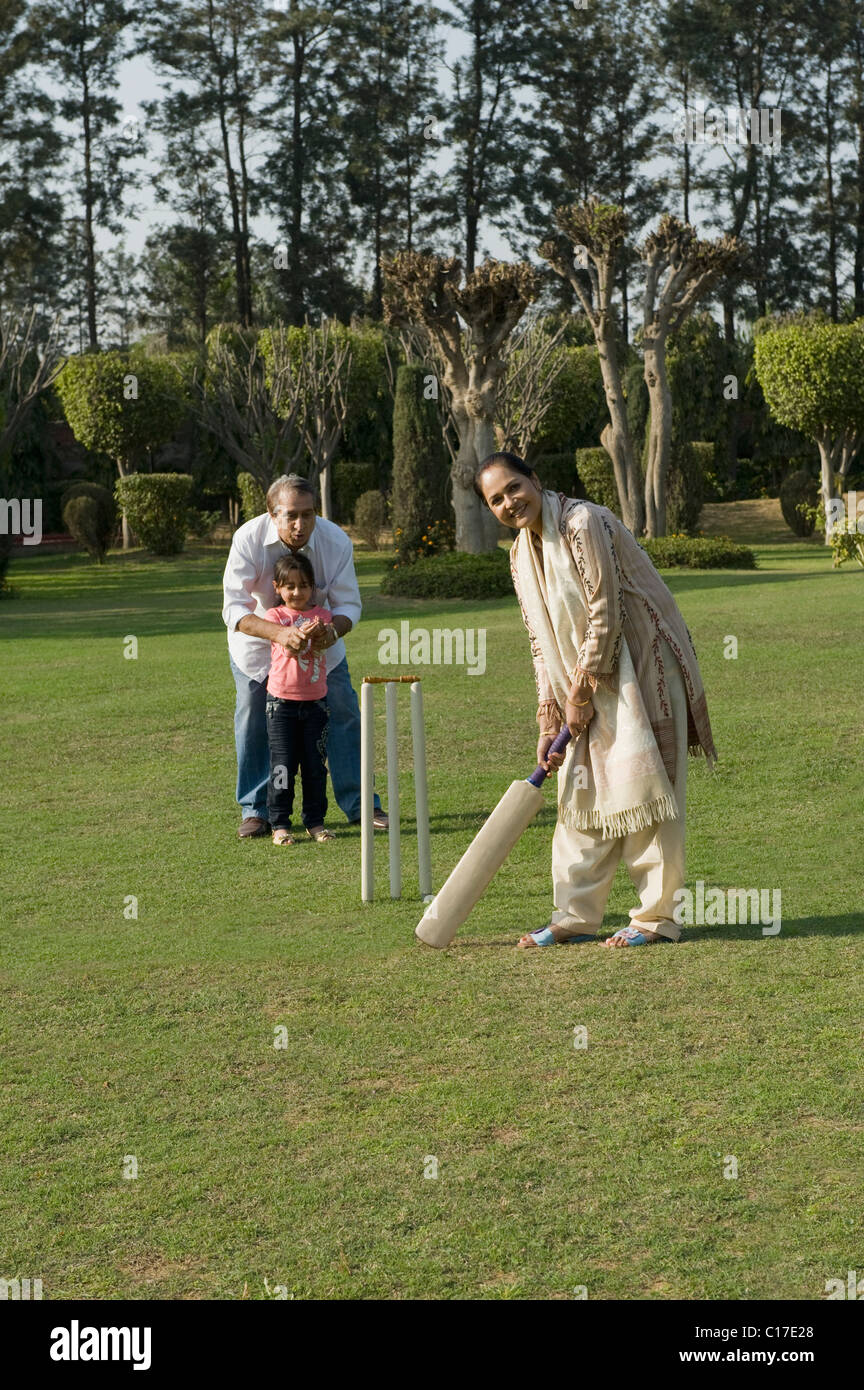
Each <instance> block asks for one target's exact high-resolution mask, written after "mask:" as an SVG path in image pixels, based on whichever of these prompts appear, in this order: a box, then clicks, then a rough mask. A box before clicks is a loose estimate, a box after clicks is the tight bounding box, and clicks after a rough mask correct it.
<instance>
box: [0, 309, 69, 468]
mask: <svg viewBox="0 0 864 1390" xmlns="http://www.w3.org/2000/svg"><path fill="white" fill-rule="evenodd" d="M36 318H37V311H36V310H35V309H31V311H30V313H29V314H16V315H7V316H6V317H0V459H3V458H5V457H6V454H7V453H8V450H9V448H10V447H11V445H12V442H13V440H14V439H15V436H16V435H17V434H18V432H19V430H20V429H21V428H22V426H23V425H24V423H25V422H26V420H27V417H28V415H29V414H30V411H31V410H32V408H33V405H34V403H35V401H36V398H37V396H39V395H41V393H42V392H43V391H45V390H47V388H48V387H49V386H50V385H51V384H52V382H53V381H54V380H55V378H56V376H57V373H58V372H59V371H60V367H61V365H62V359H61V356H60V352H59V349H58V344H57V323H58V321H57V319H56V318H55V319H54V321H53V323H52V324H51V326H50V328H49V331H48V335H47V337H46V338H44V339H43V340H42V341H41V342H40V341H37V330H36Z"/></svg>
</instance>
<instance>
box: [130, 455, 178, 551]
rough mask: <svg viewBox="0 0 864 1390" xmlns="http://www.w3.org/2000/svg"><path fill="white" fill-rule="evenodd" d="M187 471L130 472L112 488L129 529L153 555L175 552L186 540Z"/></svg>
mask: <svg viewBox="0 0 864 1390" xmlns="http://www.w3.org/2000/svg"><path fill="white" fill-rule="evenodd" d="M191 491H192V478H191V477H190V475H189V474H188V473H130V474H128V475H127V477H125V478H118V479H117V482H116V484H115V492H116V494H117V500H118V502H119V503H120V506H121V507H122V508H123V510H124V511H125V513H126V517H127V520H128V522H129V525H130V526H131V528H132V530H133V531H134V532H135V534H136V535H137V536H138V538H139V540H140V541H141V543H142V545H144V546H145V547H146V548H147V549H148V550H152V552H153V554H154V555H179V554H180V551H181V550H182V549H183V547H184V545H185V544H186V527H187V522H188V516H189V494H190V493H191Z"/></svg>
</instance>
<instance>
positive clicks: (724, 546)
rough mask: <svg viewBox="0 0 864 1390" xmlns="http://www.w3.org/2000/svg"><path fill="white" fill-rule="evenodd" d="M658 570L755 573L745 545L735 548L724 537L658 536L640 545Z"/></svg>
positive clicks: (727, 538) (754, 557)
mask: <svg viewBox="0 0 864 1390" xmlns="http://www.w3.org/2000/svg"><path fill="white" fill-rule="evenodd" d="M640 544H641V546H642V549H643V550H645V551H646V552H647V554H648V556H649V558H650V560H651V562H652V563H653V564H655V565H656V566H657V568H658V569H677V568H682V569H691V570H755V568H756V556H755V555H754V553H753V551H752V550H751V549H750V547H749V545H738V544H737V543H736V542H735V541H732V540H730V539H729V537H728V536H659V537H658V538H657V539H656V540H643V541H641V542H640Z"/></svg>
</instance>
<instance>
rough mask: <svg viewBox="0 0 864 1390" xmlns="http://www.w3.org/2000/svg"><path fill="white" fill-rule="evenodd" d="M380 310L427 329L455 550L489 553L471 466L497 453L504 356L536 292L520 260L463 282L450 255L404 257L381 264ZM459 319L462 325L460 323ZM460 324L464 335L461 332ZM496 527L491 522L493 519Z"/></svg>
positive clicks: (491, 536) (488, 532)
mask: <svg viewBox="0 0 864 1390" xmlns="http://www.w3.org/2000/svg"><path fill="white" fill-rule="evenodd" d="M384 272H385V274H384V310H385V316H386V318H387V321H388V322H389V323H392V324H393V325H394V326H395V327H396V328H399V327H403V326H404V327H406V328H410V327H411V326H412V325H422V326H423V327H425V329H426V331H427V333H428V335H429V341H430V343H431V346H432V349H433V351H434V353H435V355H436V357H437V360H438V366H439V370H440V371H441V375H442V379H443V384H444V386H445V388H446V390H447V392H448V393H449V397H450V406H451V411H452V416H453V421H454V424H455V427H456V431H457V434H458V438H459V447H458V452H457V454H456V457H455V458H454V460H453V464H452V468H451V473H450V478H451V483H452V503H453V511H454V513H455V516H456V548H457V550H465V551H470V552H472V553H475V554H477V553H481V552H483V551H486V550H491V549H493V548H494V546H495V544H496V542H497V527H496V526H493V525H492V524H491V522H490V521H489V520H488V519H487V518H489V517H491V513H489V512H488V511H486V510H485V509H483V510H481V508H482V503H481V501H480V499H479V497H478V496H477V494H476V493H475V492H474V486H473V483H474V474H475V472H476V469H477V465H478V464H479V463H480V462H482V460H483V459H484V458H486V457H487V456H488V455H489V454H491V453H494V451H495V448H496V441H495V429H494V422H495V419H496V411H497V406H498V389H499V384H500V382H501V378H502V376H503V375H504V370H505V367H504V360H503V355H502V354H503V350H504V346H505V344H506V343H507V340H508V339H509V337H510V334H511V333H512V332H513V329H514V328H515V327H516V324H517V323H518V322H519V320H520V319H521V317H522V315H523V314H524V312H525V310H526V309H527V308H528V305H529V304H531V303H532V302H533V300H534V299H536V297H537V293H538V279H537V275H536V272H535V271H534V270H533V269H532V268H531V266H529V265H527V264H526V263H525V262H524V261H519V262H516V263H515V264H506V263H504V262H502V261H493V260H486V261H484V262H483V264H482V265H481V266H479V267H478V268H477V269H476V270H475V271H474V272H473V274H470V275H466V276H465V279H464V280H463V279H462V265H461V262H460V261H459V260H457V258H456V257H455V256H451V257H446V258H444V257H439V256H432V255H426V254H421V253H419V252H402V253H400V254H399V255H397V256H394V257H393V259H392V260H391V261H387V262H385V266H384ZM460 320H461V322H460ZM462 323H464V324H465V325H466V328H467V333H466V332H465V331H464V330H463V328H462ZM492 520H493V521H494V518H492Z"/></svg>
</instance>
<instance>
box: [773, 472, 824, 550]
mask: <svg viewBox="0 0 864 1390" xmlns="http://www.w3.org/2000/svg"><path fill="white" fill-rule="evenodd" d="M818 502H819V484H818V483H817V482H816V479H815V478H814V477H813V476H812V474H810V473H808V472H807V470H806V468H799V469H797V471H796V472H794V473H790V474H789V475H788V476H787V477H785V478H784V479H783V481H782V483H781V484H780V510H781V511H782V513H783V520H784V521H785V522H786V525H787V526H788V527H789V528H790V530H792V531H794V532H795V535H796V536H812V534H813V528H814V527H815V525H816V518H815V516H814V515H813V513H812V512H807V511H799V510H798V508H799V507H800V506H801V505H802V504H803V505H804V506H805V507H815V506H817V505H818Z"/></svg>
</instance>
